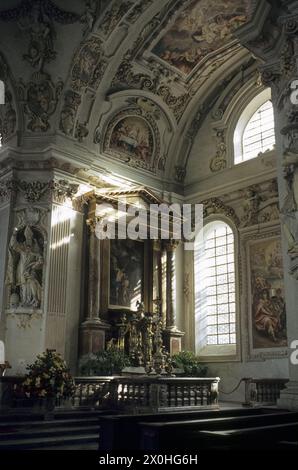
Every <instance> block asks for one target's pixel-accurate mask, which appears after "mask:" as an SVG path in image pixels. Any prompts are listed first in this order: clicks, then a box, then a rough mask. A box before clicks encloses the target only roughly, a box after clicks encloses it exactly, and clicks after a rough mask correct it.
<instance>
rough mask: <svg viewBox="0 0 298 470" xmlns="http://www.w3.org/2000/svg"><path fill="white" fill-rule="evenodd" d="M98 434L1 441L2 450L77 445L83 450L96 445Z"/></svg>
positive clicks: (0, 447) (0, 448)
mask: <svg viewBox="0 0 298 470" xmlns="http://www.w3.org/2000/svg"><path fill="white" fill-rule="evenodd" d="M97 442H98V433H90V434H86V435H84V436H51V437H30V438H28V440H26V439H15V440H6V441H0V450H22V449H23V450H25V449H36V450H37V449H46V448H52V447H56V448H58V447H59V448H60V449H61V447H62V446H72V445H75V446H77V448H78V449H79V448H80V449H81V448H83V446H85V445H86V444H93V445H96V443H97Z"/></svg>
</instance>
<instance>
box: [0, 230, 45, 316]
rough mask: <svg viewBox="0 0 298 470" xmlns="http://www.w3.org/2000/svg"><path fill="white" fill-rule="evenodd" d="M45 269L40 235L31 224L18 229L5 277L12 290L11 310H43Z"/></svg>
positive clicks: (13, 237)
mask: <svg viewBox="0 0 298 470" xmlns="http://www.w3.org/2000/svg"><path fill="white" fill-rule="evenodd" d="M43 266H44V259H43V237H42V235H41V234H40V232H39V231H37V230H36V229H35V228H32V227H30V226H29V225H26V226H25V227H24V228H22V229H20V230H18V229H15V230H14V232H13V234H12V237H11V240H10V244H9V259H8V272H7V278H6V284H8V285H9V286H10V289H11V296H10V307H11V308H19V307H22V308H30V309H32V308H33V309H36V308H40V306H41V299H42V274H43Z"/></svg>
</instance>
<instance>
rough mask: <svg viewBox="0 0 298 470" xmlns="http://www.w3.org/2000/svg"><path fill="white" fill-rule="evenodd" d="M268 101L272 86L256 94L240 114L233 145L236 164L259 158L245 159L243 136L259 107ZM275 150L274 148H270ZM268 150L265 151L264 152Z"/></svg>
mask: <svg viewBox="0 0 298 470" xmlns="http://www.w3.org/2000/svg"><path fill="white" fill-rule="evenodd" d="M267 101H271V90H270V88H265V89H264V90H263V91H261V92H260V93H258V94H257V95H256V96H254V97H253V98H252V99H251V101H250V102H249V103H248V104H247V105H246V106H245V108H244V110H243V111H242V113H241V114H240V117H239V118H238V120H237V124H236V126H235V129H234V133H233V147H234V165H235V166H238V165H241V164H243V163H247V162H250V161H252V160H254V159H255V158H258V155H256V156H255V157H253V158H249V159H246V160H244V159H243V156H244V149H243V137H244V132H245V130H246V127H247V125H248V123H249V121H250V120H251V118H252V117H253V115H254V114H255V113H256V112H257V111H258V109H259V108H260V107H261V106H262V105H263V104H265V103H266V102H267ZM270 151H271V152H272V151H274V148H272V149H270ZM264 153H266V152H263V154H264Z"/></svg>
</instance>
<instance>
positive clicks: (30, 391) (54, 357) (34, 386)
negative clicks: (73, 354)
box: [21, 349, 75, 399]
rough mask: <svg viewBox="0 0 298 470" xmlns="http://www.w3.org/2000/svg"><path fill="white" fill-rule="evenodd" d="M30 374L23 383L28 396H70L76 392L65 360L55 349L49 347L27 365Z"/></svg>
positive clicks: (25, 394)
mask: <svg viewBox="0 0 298 470" xmlns="http://www.w3.org/2000/svg"><path fill="white" fill-rule="evenodd" d="M27 370H28V371H29V372H28V374H27V375H26V376H25V380H24V382H23V383H22V385H21V390H22V394H23V395H24V396H25V397H27V398H33V399H34V398H46V399H57V398H69V397H71V396H72V395H73V394H74V390H75V386H74V381H73V379H72V377H71V375H70V373H69V370H68V369H67V366H66V363H65V361H64V360H63V359H62V357H61V356H60V354H58V353H56V352H55V351H54V350H50V349H47V350H46V352H44V353H42V354H39V355H38V356H37V359H36V361H35V362H34V363H33V364H31V365H29V366H27Z"/></svg>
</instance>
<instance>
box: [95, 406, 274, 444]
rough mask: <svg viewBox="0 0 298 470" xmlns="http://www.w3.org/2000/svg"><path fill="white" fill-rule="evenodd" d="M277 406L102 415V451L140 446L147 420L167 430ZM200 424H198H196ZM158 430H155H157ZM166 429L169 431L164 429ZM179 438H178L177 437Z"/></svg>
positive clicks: (258, 412) (266, 411) (267, 411)
mask: <svg viewBox="0 0 298 470" xmlns="http://www.w3.org/2000/svg"><path fill="white" fill-rule="evenodd" d="M274 411H276V409H275V408H272V407H270V408H269V407H268V408H258V409H247V408H243V407H241V408H239V404H238V405H237V406H236V405H231V404H229V405H224V406H223V408H222V409H221V410H220V411H219V410H216V409H213V410H197V411H179V412H166V413H158V414H156V413H146V414H137V415H130V414H123V415H113V416H109V415H103V416H100V417H99V430H100V432H99V450H101V451H107V450H133V449H139V448H140V446H141V436H142V432H143V428H144V426H145V424H146V423H151V424H152V423H156V426H157V428H156V429H165V430H166V425H167V424H170V423H171V422H173V423H175V424H174V426H173V427H172V428H171V431H173V429H175V428H176V426H177V427H179V424H180V422H188V423H190V424H191V423H197V422H198V421H200V420H205V421H206V420H209V422H211V421H212V420H216V419H218V418H221V419H224V418H229V417H230V418H231V417H232V418H233V419H236V418H237V417H242V416H243V417H247V416H252V415H253V416H261V418H262V417H263V416H264V415H266V414H271V413H273V412H274ZM194 426H197V424H194ZM156 429H155V431H154V432H156ZM165 432H167V431H165ZM178 440H179V439H178Z"/></svg>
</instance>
